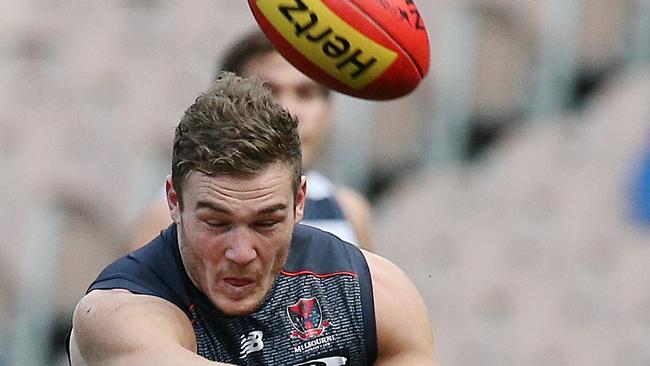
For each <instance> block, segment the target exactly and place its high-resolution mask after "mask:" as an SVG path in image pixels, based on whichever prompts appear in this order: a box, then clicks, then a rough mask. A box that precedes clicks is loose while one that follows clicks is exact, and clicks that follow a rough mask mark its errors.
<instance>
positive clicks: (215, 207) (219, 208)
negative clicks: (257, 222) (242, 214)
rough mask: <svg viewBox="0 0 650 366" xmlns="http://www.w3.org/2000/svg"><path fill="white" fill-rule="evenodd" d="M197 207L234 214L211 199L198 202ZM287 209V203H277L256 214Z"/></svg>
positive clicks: (198, 208)
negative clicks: (210, 200)
mask: <svg viewBox="0 0 650 366" xmlns="http://www.w3.org/2000/svg"><path fill="white" fill-rule="evenodd" d="M196 209H197V210H200V209H208V210H212V211H216V212H222V213H225V214H232V211H231V210H229V209H227V208H225V207H223V206H222V205H220V204H218V203H214V202H209V201H198V202H197V203H196ZM286 209H287V205H285V204H284V203H277V204H275V205H271V206H268V207H264V208H262V209H261V210H258V211H257V212H256V214H258V215H259V214H267V213H272V212H276V211H283V210H286Z"/></svg>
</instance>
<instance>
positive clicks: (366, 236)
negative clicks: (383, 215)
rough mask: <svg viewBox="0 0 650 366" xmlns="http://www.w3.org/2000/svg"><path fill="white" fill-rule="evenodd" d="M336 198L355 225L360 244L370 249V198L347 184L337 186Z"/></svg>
mask: <svg viewBox="0 0 650 366" xmlns="http://www.w3.org/2000/svg"><path fill="white" fill-rule="evenodd" d="M336 200H337V201H338V203H339V205H340V206H341V210H342V211H343V214H344V215H345V217H347V218H348V220H349V221H350V223H351V224H352V226H353V227H354V231H355V232H356V234H357V238H358V240H359V245H360V246H361V247H362V248H363V249H366V250H370V249H371V247H370V246H371V243H370V242H371V236H370V220H371V206H370V203H369V202H368V200H367V199H366V198H365V197H364V196H363V195H362V194H361V193H359V192H357V191H355V190H353V189H351V188H349V187H346V186H337V187H336Z"/></svg>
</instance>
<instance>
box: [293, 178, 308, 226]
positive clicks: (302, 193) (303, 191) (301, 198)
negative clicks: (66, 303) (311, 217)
mask: <svg viewBox="0 0 650 366" xmlns="http://www.w3.org/2000/svg"><path fill="white" fill-rule="evenodd" d="M306 200H307V177H305V176H304V175H303V176H302V177H300V188H298V192H296V217H295V220H294V224H297V223H299V222H300V221H302V218H303V217H304V216H305V201H306Z"/></svg>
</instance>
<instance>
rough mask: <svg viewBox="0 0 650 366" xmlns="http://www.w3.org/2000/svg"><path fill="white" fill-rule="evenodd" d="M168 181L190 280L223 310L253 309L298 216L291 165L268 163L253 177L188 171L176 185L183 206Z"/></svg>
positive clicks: (300, 198) (280, 261)
mask: <svg viewBox="0 0 650 366" xmlns="http://www.w3.org/2000/svg"><path fill="white" fill-rule="evenodd" d="M169 182H170V181H168V193H167V198H168V203H169V205H170V209H171V213H172V217H173V219H174V222H176V223H177V224H178V227H179V243H180V244H179V245H180V251H181V257H182V259H183V264H184V266H185V269H186V271H187V272H188V275H189V277H190V278H191V279H192V282H193V283H194V285H195V286H196V287H197V288H198V289H199V290H201V291H202V292H203V293H204V294H205V295H206V296H207V297H208V298H209V299H210V300H211V301H212V303H213V304H214V305H215V306H216V307H217V308H218V309H219V310H221V311H222V312H223V313H224V314H226V315H230V316H237V315H245V314H249V313H251V312H253V311H255V310H256V309H257V308H258V307H259V306H260V305H261V304H262V302H263V301H264V298H265V296H266V294H267V292H268V291H269V290H270V289H271V286H273V283H274V281H275V277H276V276H277V274H278V272H279V271H280V269H281V268H282V267H283V266H284V263H285V261H286V259H287V255H288V253H289V247H290V244H291V235H292V231H293V228H294V225H295V224H297V223H298V222H299V221H300V220H301V219H302V216H303V205H304V200H305V189H306V188H305V182H304V177H303V181H302V184H301V187H300V189H299V191H298V194H297V195H296V196H295V200H294V193H293V189H292V170H291V169H290V168H289V167H288V166H287V165H286V164H283V163H275V164H273V165H271V166H269V167H268V168H266V169H265V170H263V171H261V172H260V173H258V174H257V175H254V176H241V177H240V176H238V177H230V176H220V177H212V176H209V175H206V174H204V173H201V172H198V171H194V172H192V173H191V174H190V176H189V177H188V178H187V180H186V181H185V184H184V186H183V209H182V210H181V209H180V207H179V206H178V200H177V197H176V193H175V191H174V189H173V187H170V183H169Z"/></svg>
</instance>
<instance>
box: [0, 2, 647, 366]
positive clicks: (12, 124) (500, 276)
mask: <svg viewBox="0 0 650 366" xmlns="http://www.w3.org/2000/svg"><path fill="white" fill-rule="evenodd" d="M416 3H417V4H418V6H419V9H420V11H421V13H422V17H423V18H424V20H425V22H426V24H427V27H428V30H429V36H430V40H431V48H432V49H431V69H430V74H429V76H428V77H427V79H426V80H425V81H424V82H423V83H422V84H421V85H420V86H419V87H418V89H417V90H416V91H415V92H414V93H413V94H411V95H409V96H406V97H404V98H401V99H398V100H395V101H390V102H381V103H380V102H368V101H362V100H359V99H354V98H349V97H345V96H342V95H336V96H335V103H336V104H338V105H339V106H340V107H337V108H336V110H337V116H336V128H335V131H334V133H333V134H334V136H333V138H332V139H331V140H330V143H329V145H328V146H327V150H326V151H327V152H326V153H325V154H323V155H322V156H321V157H320V160H319V161H318V163H317V166H319V167H320V168H321V169H322V170H323V171H325V172H327V173H328V174H329V175H330V176H332V177H334V178H335V180H337V181H338V182H340V183H344V184H348V185H350V186H352V187H354V188H356V189H358V190H360V191H361V192H363V193H364V194H366V195H367V197H368V198H369V199H370V200H371V203H372V205H373V209H374V212H373V214H374V217H373V237H374V245H375V248H376V251H377V252H378V253H379V254H381V255H384V256H386V257H387V258H389V259H391V260H392V261H394V262H396V263H397V264H399V265H401V266H402V268H404V270H405V272H406V273H407V274H408V275H409V276H410V277H411V278H412V279H413V281H414V282H415V284H416V286H417V287H418V288H419V289H420V291H421V292H422V294H423V296H424V299H425V302H426V304H427V306H428V309H429V313H430V316H431V319H432V323H433V331H434V336H435V340H436V345H435V346H436V352H437V354H438V359H439V362H440V364H441V365H456V366H470V365H488V366H489V365H495V366H496V365H499V366H503V365H526V366H527V365H531V366H533V365H554V366H563V365H629V366H636V365H650V287H649V286H648V285H647V284H646V283H645V281H647V280H648V278H650V1H649V0H536V1H532V0H518V1H514V0H464V1H458V0H456V1H451V0H420V1H419V2H416ZM254 26H255V23H254V20H253V18H252V16H251V15H250V13H249V10H248V7H247V5H246V3H245V2H244V1H230V0H228V1H227V0H209V1H208V0H186V1H171V0H116V1H94V2H88V1H78V0H56V1H53V0H31V1H30V0H5V1H3V5H2V11H1V12H0V171H1V172H2V176H1V179H0V207H2V208H1V209H0V232H2V238H1V239H0V278H1V279H2V280H1V281H0V366H9V365H11V366H14V365H15V366H22V365H36V366H37V365H65V364H66V361H65V358H64V353H65V351H64V347H63V341H64V338H65V332H66V331H67V330H68V328H69V326H70V317H71V314H72V311H73V309H74V306H75V304H76V303H77V301H78V300H79V299H80V298H81V297H82V296H83V294H84V292H85V290H86V287H87V286H88V285H89V284H90V282H91V281H92V280H93V279H94V278H95V276H96V275H97V274H98V272H99V271H100V270H101V269H102V268H103V267H104V266H105V265H106V264H107V263H109V262H110V261H112V260H113V259H115V258H117V257H119V256H121V255H123V254H125V240H126V236H127V234H128V232H129V230H131V228H132V226H133V221H134V219H135V218H136V217H137V215H138V214H140V213H141V212H142V210H144V208H145V206H146V205H147V204H148V203H149V202H150V201H151V200H152V199H155V197H156V196H157V195H159V192H160V189H161V187H162V186H163V181H164V178H165V175H166V174H168V171H169V170H170V169H169V160H170V157H171V141H172V135H173V128H174V127H175V126H176V124H177V122H178V120H179V118H180V117H181V115H182V113H183V111H184V109H185V108H186V107H187V106H189V104H190V103H191V102H192V101H193V100H194V98H195V97H196V96H197V95H198V94H199V93H200V92H201V91H203V90H204V89H205V88H207V86H208V85H209V82H210V80H211V78H212V76H213V74H214V67H215V64H216V62H217V61H218V60H219V56H220V53H221V51H222V50H223V49H224V48H225V47H226V46H227V45H228V44H229V42H231V41H232V39H233V38H234V37H236V36H237V35H239V34H241V32H243V31H246V30H249V29H251V28H252V27H254ZM405 301H407V300H405Z"/></svg>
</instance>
